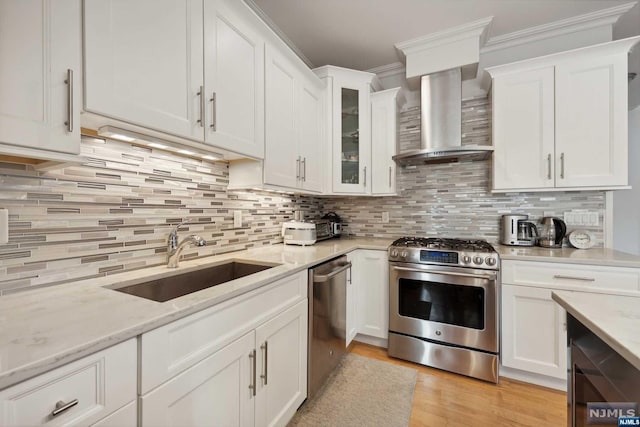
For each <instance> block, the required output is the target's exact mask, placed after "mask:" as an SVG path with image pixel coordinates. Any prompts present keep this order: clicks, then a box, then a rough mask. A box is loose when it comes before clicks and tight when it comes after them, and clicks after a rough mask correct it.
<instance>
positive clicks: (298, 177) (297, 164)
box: [296, 156, 300, 180]
mask: <svg viewBox="0 0 640 427" xmlns="http://www.w3.org/2000/svg"><path fill="white" fill-rule="evenodd" d="M299 179H300V156H298V159H297V160H296V180H299Z"/></svg>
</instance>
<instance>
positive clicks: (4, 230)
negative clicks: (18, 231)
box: [0, 208, 9, 245]
mask: <svg viewBox="0 0 640 427" xmlns="http://www.w3.org/2000/svg"><path fill="white" fill-rule="evenodd" d="M7 243H9V211H8V210H7V209H3V208H0V245H5V244H7Z"/></svg>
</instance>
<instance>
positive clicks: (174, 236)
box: [167, 220, 207, 268]
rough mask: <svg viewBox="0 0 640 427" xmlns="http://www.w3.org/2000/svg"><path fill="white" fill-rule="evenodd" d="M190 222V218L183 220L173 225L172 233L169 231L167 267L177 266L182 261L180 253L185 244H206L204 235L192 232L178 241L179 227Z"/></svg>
mask: <svg viewBox="0 0 640 427" xmlns="http://www.w3.org/2000/svg"><path fill="white" fill-rule="evenodd" d="M187 223H189V220H186V221H183V222H181V223H180V224H178V225H176V226H175V227H173V229H172V230H171V233H169V238H168V239H167V267H169V268H177V267H178V264H179V262H180V254H181V253H182V250H183V249H184V248H185V246H188V245H194V246H206V245H207V241H206V240H204V239H203V238H202V237H200V236H198V235H195V234H191V235H189V236H187V237H185V238H184V239H183V240H182V242H180V243H178V228H180V227H181V226H183V225H184V224H187Z"/></svg>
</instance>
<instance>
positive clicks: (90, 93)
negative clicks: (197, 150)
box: [84, 0, 205, 141]
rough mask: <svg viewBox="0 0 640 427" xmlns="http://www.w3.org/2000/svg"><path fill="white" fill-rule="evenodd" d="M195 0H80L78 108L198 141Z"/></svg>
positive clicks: (198, 3)
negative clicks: (81, 99)
mask: <svg viewBox="0 0 640 427" xmlns="http://www.w3.org/2000/svg"><path fill="white" fill-rule="evenodd" d="M202 8H203V6H202V0H136V1H126V0H104V1H103V0H87V1H85V4H84V19H85V21H84V27H85V31H84V55H85V62H84V63H85V109H86V110H87V111H89V112H93V113H97V114H102V115H105V116H109V117H112V118H115V119H119V120H122V121H125V122H129V123H132V124H135V125H140V126H144V127H147V128H150V129H153V130H157V131H161V132H166V133H169V134H172V135H176V136H181V137H186V138H190V139H195V140H199V141H203V140H204V123H203V122H202V120H201V119H202V118H203V116H204V111H202V105H203V103H202V102H201V100H202V99H201V97H203V96H205V94H204V93H201V88H202V87H203V74H202V70H203V66H204V64H203V36H202V34H203V20H202V13H203V11H202Z"/></svg>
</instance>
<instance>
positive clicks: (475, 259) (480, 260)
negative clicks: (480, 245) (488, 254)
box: [473, 256, 483, 265]
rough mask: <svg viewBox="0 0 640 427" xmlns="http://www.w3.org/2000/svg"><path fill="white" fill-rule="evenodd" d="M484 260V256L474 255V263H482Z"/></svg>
mask: <svg viewBox="0 0 640 427" xmlns="http://www.w3.org/2000/svg"><path fill="white" fill-rule="evenodd" d="M482 261H483V260H482V257H481V256H474V257H473V263H474V264H477V265H480V264H482Z"/></svg>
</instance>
